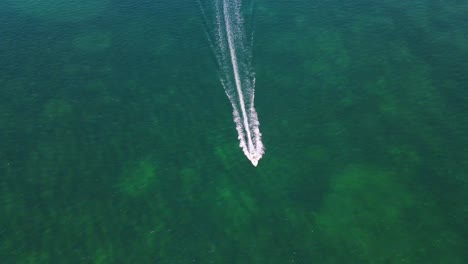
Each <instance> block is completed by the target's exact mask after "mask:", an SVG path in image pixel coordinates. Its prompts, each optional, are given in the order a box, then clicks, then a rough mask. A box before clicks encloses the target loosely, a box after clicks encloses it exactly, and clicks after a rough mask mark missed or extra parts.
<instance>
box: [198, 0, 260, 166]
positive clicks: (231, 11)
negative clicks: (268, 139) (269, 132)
mask: <svg viewBox="0 0 468 264" xmlns="http://www.w3.org/2000/svg"><path fill="white" fill-rule="evenodd" d="M198 3H199V5H200V9H201V11H202V14H203V18H204V23H205V29H206V33H207V35H208V40H209V42H210V45H211V48H212V49H213V52H214V55H215V57H216V60H217V63H218V67H219V70H220V79H221V83H222V85H223V87H224V90H225V92H226V94H227V96H228V98H229V101H230V102H231V104H232V108H233V116H234V123H235V124H236V129H237V133H238V138H239V141H240V147H241V148H242V150H243V152H244V154H245V155H246V156H247V158H248V159H249V160H250V161H251V162H252V164H253V165H254V166H257V164H258V161H259V160H260V159H261V158H262V156H263V154H264V152H265V151H264V146H263V143H262V138H261V137H262V134H261V133H260V128H259V125H260V123H259V121H258V116H257V111H256V110H255V107H254V92H255V72H254V71H253V69H252V44H253V33H254V30H253V26H252V25H253V8H252V6H253V5H252V4H253V2H251V5H249V6H244V5H243V3H242V1H241V0H211V1H203V2H202V0H198ZM243 14H245V15H246V16H247V17H248V18H250V21H249V22H250V25H251V26H250V28H249V30H250V32H249V34H247V32H246V31H247V30H246V28H245V24H246V23H245V20H244V16H243Z"/></svg>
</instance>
